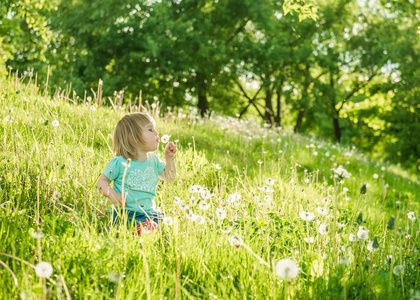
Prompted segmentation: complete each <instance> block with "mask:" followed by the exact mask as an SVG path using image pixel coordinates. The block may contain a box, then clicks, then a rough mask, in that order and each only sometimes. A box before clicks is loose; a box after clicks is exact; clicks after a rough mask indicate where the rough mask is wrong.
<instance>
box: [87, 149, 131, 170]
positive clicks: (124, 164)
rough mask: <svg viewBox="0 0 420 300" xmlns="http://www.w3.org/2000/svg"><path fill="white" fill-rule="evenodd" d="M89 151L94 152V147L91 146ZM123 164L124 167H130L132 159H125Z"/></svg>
mask: <svg viewBox="0 0 420 300" xmlns="http://www.w3.org/2000/svg"><path fill="white" fill-rule="evenodd" d="M88 151H89V152H93V148H92V147H91V148H89V149H88ZM121 164H122V165H123V166H124V167H126V168H129V167H130V165H131V159H130V158H129V159H127V162H125V161H123V162H122V163H121Z"/></svg>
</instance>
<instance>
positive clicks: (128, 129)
mask: <svg viewBox="0 0 420 300" xmlns="http://www.w3.org/2000/svg"><path fill="white" fill-rule="evenodd" d="M150 123H152V124H155V120H153V118H152V117H151V116H149V115H148V114H145V113H131V114H128V115H125V116H124V117H123V118H122V119H121V120H120V121H119V122H118V123H117V126H115V130H114V134H113V136H112V151H113V152H114V155H115V156H122V157H124V158H125V159H128V158H131V159H135V155H136V154H137V149H138V148H139V146H140V145H142V144H144V140H143V130H144V127H145V126H146V125H148V124H150Z"/></svg>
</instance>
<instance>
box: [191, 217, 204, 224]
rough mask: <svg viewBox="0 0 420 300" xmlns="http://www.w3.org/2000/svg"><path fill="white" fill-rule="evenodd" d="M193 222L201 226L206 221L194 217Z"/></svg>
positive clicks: (202, 218)
mask: <svg viewBox="0 0 420 300" xmlns="http://www.w3.org/2000/svg"><path fill="white" fill-rule="evenodd" d="M193 221H194V222H197V223H198V224H200V225H202V224H204V222H205V221H206V219H205V218H204V217H203V216H200V215H194V218H193Z"/></svg>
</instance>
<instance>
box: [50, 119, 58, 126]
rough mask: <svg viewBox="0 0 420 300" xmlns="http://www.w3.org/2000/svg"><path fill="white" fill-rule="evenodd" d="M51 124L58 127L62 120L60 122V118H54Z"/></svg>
mask: <svg viewBox="0 0 420 300" xmlns="http://www.w3.org/2000/svg"><path fill="white" fill-rule="evenodd" d="M51 125H52V126H54V127H57V126H58V125H60V122H58V120H54V121H52V122H51Z"/></svg>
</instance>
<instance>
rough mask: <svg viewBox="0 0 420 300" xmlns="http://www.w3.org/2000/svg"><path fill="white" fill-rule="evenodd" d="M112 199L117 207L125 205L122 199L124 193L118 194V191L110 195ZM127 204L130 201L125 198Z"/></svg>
mask: <svg viewBox="0 0 420 300" xmlns="http://www.w3.org/2000/svg"><path fill="white" fill-rule="evenodd" d="M109 198H110V199H111V201H112V203H113V204H114V206H115V207H117V208H118V207H122V206H123V199H122V195H121V194H118V193H114V194H112V195H111V196H110V197H109ZM125 204H126V205H127V204H128V202H127V200H125Z"/></svg>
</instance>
